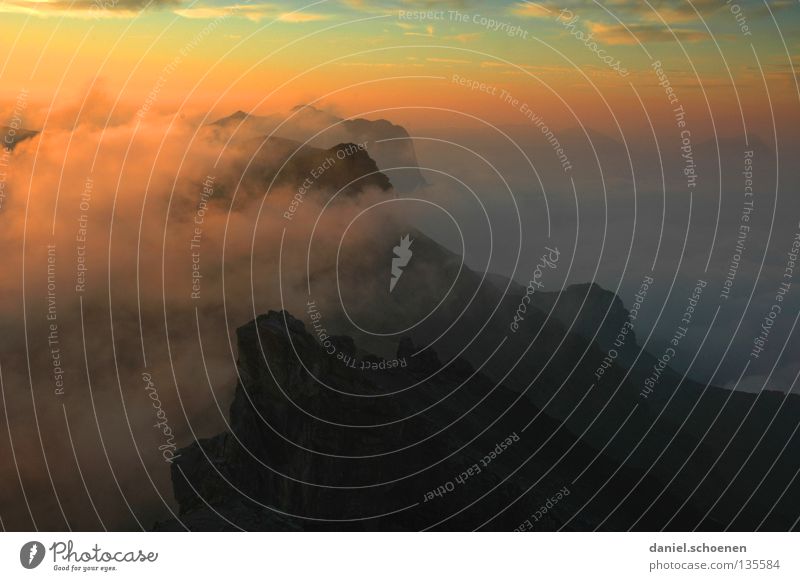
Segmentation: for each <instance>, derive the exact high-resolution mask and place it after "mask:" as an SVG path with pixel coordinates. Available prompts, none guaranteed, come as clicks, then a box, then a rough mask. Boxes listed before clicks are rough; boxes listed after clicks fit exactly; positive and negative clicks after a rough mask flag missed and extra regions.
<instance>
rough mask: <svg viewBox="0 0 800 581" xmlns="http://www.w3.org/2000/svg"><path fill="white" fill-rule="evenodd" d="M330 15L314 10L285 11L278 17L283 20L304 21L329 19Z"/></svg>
mask: <svg viewBox="0 0 800 581" xmlns="http://www.w3.org/2000/svg"><path fill="white" fill-rule="evenodd" d="M330 17H331V16H330V15H329V14H316V13H313V12H284V13H283V14H281V15H280V17H278V20H280V21H281V22H292V23H303V22H317V21H319V20H328V19H329V18H330Z"/></svg>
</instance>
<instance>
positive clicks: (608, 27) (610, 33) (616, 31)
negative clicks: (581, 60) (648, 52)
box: [586, 22, 710, 45]
mask: <svg viewBox="0 0 800 581" xmlns="http://www.w3.org/2000/svg"><path fill="white" fill-rule="evenodd" d="M586 24H587V26H588V28H589V31H590V32H591V33H592V34H593V35H594V37H595V38H596V39H597V40H599V41H600V42H603V43H606V44H609V45H621V44H637V43H638V42H642V43H646V42H675V39H676V38H677V39H678V40H679V41H681V42H702V41H704V40H708V39H709V38H710V37H709V35H708V33H707V32H706V31H704V30H695V29H691V28H671V29H667V28H666V27H665V26H663V25H660V24H627V25H624V26H623V25H621V24H604V23H601V22H587V23H586Z"/></svg>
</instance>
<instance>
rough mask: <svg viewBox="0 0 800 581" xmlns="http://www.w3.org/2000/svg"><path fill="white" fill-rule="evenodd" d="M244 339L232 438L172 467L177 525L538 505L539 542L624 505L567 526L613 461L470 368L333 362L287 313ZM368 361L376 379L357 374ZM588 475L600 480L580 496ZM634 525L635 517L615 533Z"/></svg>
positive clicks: (460, 515)
mask: <svg viewBox="0 0 800 581" xmlns="http://www.w3.org/2000/svg"><path fill="white" fill-rule="evenodd" d="M237 339H238V349H239V368H240V378H241V379H240V382H239V385H238V387H237V389H236V395H235V399H234V401H233V404H232V405H231V411H230V431H229V432H226V433H224V434H220V435H218V436H215V437H213V438H210V439H207V440H201V441H199V442H195V443H194V444H192V445H191V446H189V447H188V448H186V449H184V450H182V451H181V453H180V458H178V460H176V462H175V464H174V465H173V472H172V477H173V483H174V488H175V497H176V500H177V501H178V504H179V507H180V510H179V517H180V520H181V522H182V523H183V524H184V525H186V526H187V527H188V528H190V529H192V530H220V529H222V530H236V529H239V528H241V529H248V530H252V529H258V530H331V529H334V530H340V529H346V530H409V529H423V528H428V527H432V528H434V529H439V530H465V529H472V528H476V527H480V526H483V525H484V524H485V528H486V529H491V530H510V529H513V528H517V527H519V526H520V525H522V524H523V523H524V522H525V521H528V520H530V518H532V515H536V514H540V513H541V510H542V509H543V508H546V510H544V514H540V517H539V518H540V520H538V521H537V522H536V523H535V527H536V528H537V529H540V530H548V529H549V530H552V529H557V528H560V527H562V526H566V528H567V529H571V530H586V529H591V528H595V527H597V526H600V525H601V523H602V520H603V518H604V516H605V515H604V514H603V512H602V510H603V508H602V507H604V506H611V505H613V504H616V503H617V502H619V501H621V500H622V498H621V493H622V492H623V491H624V489H622V488H618V487H615V488H609V489H607V490H606V491H605V492H603V493H602V494H600V495H599V496H597V497H595V500H597V503H593V504H592V505H591V507H592V508H590V509H589V510H586V511H583V512H581V513H580V514H578V516H577V518H575V519H572V520H570V521H569V522H567V521H568V520H569V519H570V517H571V516H572V515H573V514H576V513H577V512H578V509H579V508H580V507H581V506H582V505H583V504H584V503H585V502H587V501H588V500H589V499H590V498H591V497H593V496H594V493H595V492H596V491H597V489H598V487H599V485H600V484H601V483H602V479H603V478H605V477H608V476H610V475H611V474H612V472H613V471H614V470H616V468H617V466H616V464H615V463H613V462H612V461H610V459H609V458H608V457H606V456H605V455H604V454H603V453H598V452H597V451H596V450H594V449H592V448H591V446H589V445H587V444H585V443H583V442H581V441H579V440H576V439H575V438H574V436H572V435H571V434H569V432H568V431H566V430H565V429H564V428H563V425H560V424H559V423H558V422H554V421H553V420H552V419H550V418H548V417H547V416H546V415H544V414H541V413H540V411H541V410H539V409H538V408H536V407H535V406H534V405H533V404H531V403H530V402H529V401H527V400H525V399H522V400H516V397H515V395H516V394H515V393H514V392H512V391H510V390H508V389H506V388H505V387H503V386H502V385H496V384H494V383H493V382H492V381H490V380H489V379H488V378H487V377H486V376H484V375H482V374H481V373H479V372H476V370H475V369H474V368H473V367H472V366H471V365H470V364H469V363H467V362H465V361H464V360H462V359H456V360H452V361H450V362H448V364H447V366H446V367H445V366H444V365H443V364H442V362H441V361H440V360H439V358H438V356H437V355H436V354H435V352H433V351H432V350H424V351H423V354H422V355H421V356H417V357H415V358H412V356H411V354H412V353H413V352H415V351H417V349H418V347H417V346H415V345H414V344H413V343H412V342H411V341H410V340H407V339H406V340H404V341H402V342H401V344H400V347H399V349H398V352H397V354H396V357H395V358H394V359H392V360H390V361H386V360H383V359H381V358H379V357H375V356H371V355H369V354H363V355H358V354H357V350H356V349H355V344H354V343H353V342H352V340H349V339H347V338H344V337H338V338H336V344H337V355H333V356H332V355H330V354H329V353H328V352H327V351H326V350H325V349H324V348H323V347H322V346H321V345H320V344H319V343H318V342H317V341H316V340H315V338H314V336H312V334H310V333H309V332H308V330H307V329H306V327H305V325H304V324H303V323H302V322H301V321H299V320H297V319H295V318H294V317H292V316H291V315H290V314H289V313H286V312H283V311H282V312H274V311H273V312H270V313H269V314H267V315H265V316H261V317H259V318H258V319H257V320H256V321H253V322H251V323H250V324H248V325H245V326H244V327H242V328H240V329H239V330H238V332H237ZM339 353H342V354H343V357H342V358H340V357H339V356H338V354H339ZM348 357H353V359H352V360H350V359H347V358H348ZM396 361H404V362H405V366H401V365H400V364H397V365H395V363H394V362H396ZM300 362H302V364H301V363H300ZM367 363H370V364H373V365H372V367H375V369H374V370H373V369H368V370H362V369H361V365H362V364H367ZM382 364H383V365H382ZM381 367H385V368H384V369H381ZM410 385H416V386H415V387H414V388H413V389H408V390H407V391H403V389H404V387H407V386H410ZM515 400H516V401H515ZM532 418H536V420H535V421H534V422H533V423H531V424H530V427H529V428H528V429H527V430H524V431H523V428H524V427H525V425H526V424H527V423H528V422H529V421H530V420H531V419H532ZM534 451H535V452H536V453H535V454H534V455H531V454H532V452H534ZM589 463H593V465H594V470H593V471H592V476H591V477H587V478H584V479H582V480H581V481H579V482H578V483H576V484H572V483H571V482H572V479H573V478H574V476H575V475H576V474H577V473H578V472H579V471H581V470H582V468H583V467H584V466H586V465H588V464H589ZM475 467H477V469H474V468H475ZM618 474H621V475H622V476H623V477H625V478H633V477H634V474H632V473H628V472H627V471H626V470H625V469H622V470H621V471H620V472H619V473H618ZM646 482H647V483H648V486H649V487H652V489H654V490H658V489H660V485H661V483H659V482H657V481H656V480H654V479H652V478H649V477H648V478H646ZM440 487H441V488H440ZM529 488H530V490H529V491H528V492H527V493H526V490H528V489H529ZM520 495H522V498H521V500H520V501H518V502H516V503H515V504H514V506H513V510H504V509H505V508H506V505H507V504H508V503H509V501H510V500H512V499H514V498H516V497H518V496H520ZM554 498H555V499H557V501H554V500H553V499H554ZM679 500H680V499H679V498H671V501H672V502H673V503H677V502H678V501H679ZM470 504H472V506H468V505H470ZM464 507H466V510H462V508H464ZM598 508H599V511H598V510H596V509H598ZM550 509H552V510H550ZM537 511H538V512H537ZM495 515H497V518H494V519H493V518H492V517H494V516H495ZM635 516H636V515H635V513H628V512H627V505H626V508H623V510H622V511H621V512H620V514H619V515H618V516H616V517H614V518H612V519H611V520H610V521H608V526H609V527H610V528H615V527H622V526H625V524H626V523H627V522H629V521H630V520H631V519H632V518H633V517H635ZM661 516H662V518H663V517H665V516H668V515H667V514H662V515H661ZM695 516H697V515H695ZM688 522H689V521H687V522H686V523H684V522H678V523H676V524H677V525H678V526H686V524H687V523H688ZM182 528H183V527H182V526H181V525H180V524H179V523H178V522H177V521H175V520H173V521H166V522H163V523H159V524H158V525H157V526H156V529H157V530H181V529H182Z"/></svg>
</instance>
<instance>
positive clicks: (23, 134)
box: [0, 126, 39, 149]
mask: <svg viewBox="0 0 800 581" xmlns="http://www.w3.org/2000/svg"><path fill="white" fill-rule="evenodd" d="M38 134H39V132H38V131H30V130H28V129H17V128H14V127H5V126H0V143H2V144H3V145H4V146H6V147H8V148H9V149H14V148H15V147H16V146H17V144H18V143H21V142H23V141H25V140H26V139H30V138H32V137H35V136H36V135H38Z"/></svg>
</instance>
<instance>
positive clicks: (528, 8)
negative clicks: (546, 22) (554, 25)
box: [511, 2, 559, 18]
mask: <svg viewBox="0 0 800 581" xmlns="http://www.w3.org/2000/svg"><path fill="white" fill-rule="evenodd" d="M558 11H559V9H558V8H556V5H555V4H554V3H552V2H541V3H540V2H517V3H516V4H515V5H514V6H513V7H512V8H511V13H512V14H515V15H516V16H521V17H523V18H553V17H555V16H556V15H557V14H558Z"/></svg>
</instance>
